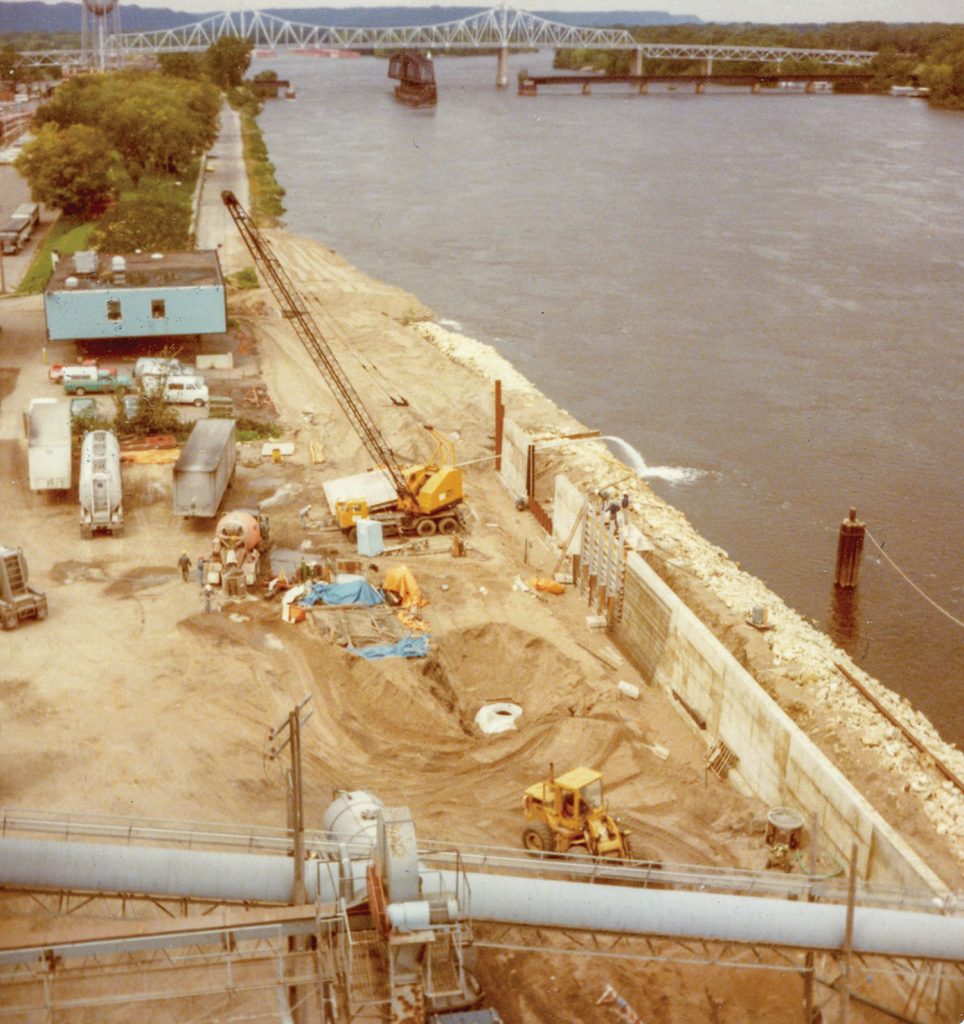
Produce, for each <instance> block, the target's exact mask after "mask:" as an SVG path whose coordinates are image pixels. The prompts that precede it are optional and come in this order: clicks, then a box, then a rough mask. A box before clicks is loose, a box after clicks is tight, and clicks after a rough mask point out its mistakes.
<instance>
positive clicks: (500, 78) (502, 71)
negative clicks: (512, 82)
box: [495, 46, 509, 89]
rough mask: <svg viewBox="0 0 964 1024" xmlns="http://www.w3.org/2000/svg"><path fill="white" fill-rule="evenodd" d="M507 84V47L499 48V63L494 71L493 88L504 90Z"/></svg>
mask: <svg viewBox="0 0 964 1024" xmlns="http://www.w3.org/2000/svg"><path fill="white" fill-rule="evenodd" d="M508 84H509V47H508V46H502V47H500V48H499V63H498V65H497V66H496V69H495V87H496V88H497V89H504V88H506V86H507V85H508Z"/></svg>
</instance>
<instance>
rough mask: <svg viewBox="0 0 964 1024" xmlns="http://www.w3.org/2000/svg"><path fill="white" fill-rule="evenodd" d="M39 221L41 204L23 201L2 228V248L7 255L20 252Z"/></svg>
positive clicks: (0, 240) (0, 236)
mask: <svg viewBox="0 0 964 1024" xmlns="http://www.w3.org/2000/svg"><path fill="white" fill-rule="evenodd" d="M39 223H40V206H39V205H38V204H37V203H21V204H20V205H19V206H18V207H17V208H16V210H14V211H13V213H12V214H11V215H10V219H9V220H8V221H7V222H6V224H4V225H3V227H2V228H0V248H2V249H3V252H4V253H5V254H6V255H15V254H16V253H18V252H20V250H21V249H22V248H23V247H24V246H25V245H26V244H27V242H28V240H29V239H30V236H31V235H32V234H33V231H34V228H35V227H36V226H37V225H38V224H39Z"/></svg>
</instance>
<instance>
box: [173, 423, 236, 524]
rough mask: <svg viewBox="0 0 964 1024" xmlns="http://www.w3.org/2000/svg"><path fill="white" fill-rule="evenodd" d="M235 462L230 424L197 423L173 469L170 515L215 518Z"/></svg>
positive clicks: (232, 473) (232, 476) (233, 430)
mask: <svg viewBox="0 0 964 1024" xmlns="http://www.w3.org/2000/svg"><path fill="white" fill-rule="evenodd" d="M236 459H237V449H236V446H235V422H234V420H222V419H215V420H210V419H208V420H198V421H197V423H195V425H194V429H193V430H192V431H191V436H190V437H189V438H188V439H187V444H186V445H185V446H184V447H183V448H182V449H181V455H180V458H179V459H178V460H177V462H176V463H175V466H174V514H175V515H179V516H215V515H217V513H218V508H219V506H220V505H221V499H222V498H223V497H224V492H225V491H226V490H227V488H228V486H229V485H230V483H231V481H232V479H233V478H234V464H235V460H236Z"/></svg>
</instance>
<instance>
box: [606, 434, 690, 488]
mask: <svg viewBox="0 0 964 1024" xmlns="http://www.w3.org/2000/svg"><path fill="white" fill-rule="evenodd" d="M602 440H603V441H607V442H609V446H610V449H611V450H612V449H615V450H613V455H615V456H617V457H618V458H620V459H622V461H623V462H625V463H626V465H627V466H629V468H630V469H632V470H633V471H634V472H635V473H636V475H637V476H639V477H641V478H642V479H644V480H665V481H666V482H667V483H671V484H691V483H693V482H694V481H696V480H699V478H700V477H701V476H706V471H705V470H702V469H691V468H689V467H687V466H648V465H647V464H646V460H645V459H644V458H643V456H642V455H641V454H640V452H639V450H638V449H636V448H634V447H633V446H632V445H631V444H630V443H629V442H628V441H624V440H623V439H622V438H621V437H614V436H613V435H611V434H607V435H606V436H605V437H603V438H602Z"/></svg>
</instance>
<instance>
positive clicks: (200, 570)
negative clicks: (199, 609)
mask: <svg viewBox="0 0 964 1024" xmlns="http://www.w3.org/2000/svg"><path fill="white" fill-rule="evenodd" d="M197 586H198V590H203V589H204V559H203V558H202V557H201V556H200V555H199V556H198V560H197Z"/></svg>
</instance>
